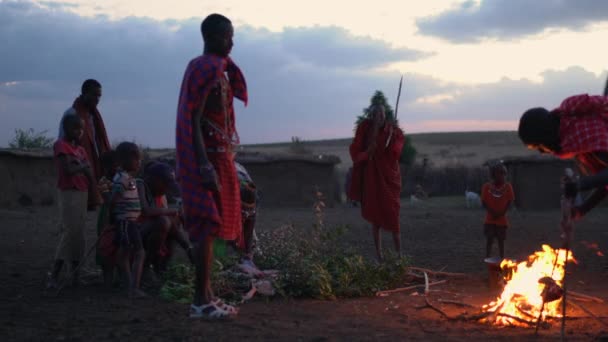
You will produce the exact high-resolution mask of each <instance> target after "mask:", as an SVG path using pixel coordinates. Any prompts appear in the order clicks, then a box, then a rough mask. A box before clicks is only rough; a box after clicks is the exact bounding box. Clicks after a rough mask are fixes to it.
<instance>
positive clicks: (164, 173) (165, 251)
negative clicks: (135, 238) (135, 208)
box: [137, 161, 193, 274]
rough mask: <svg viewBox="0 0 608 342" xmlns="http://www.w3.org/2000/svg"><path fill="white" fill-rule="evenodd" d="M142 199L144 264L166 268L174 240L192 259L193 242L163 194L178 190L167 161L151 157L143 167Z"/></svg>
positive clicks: (174, 192) (156, 267) (139, 189)
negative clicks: (151, 160)
mask: <svg viewBox="0 0 608 342" xmlns="http://www.w3.org/2000/svg"><path fill="white" fill-rule="evenodd" d="M137 191H138V194H139V200H140V203H141V209H142V216H141V220H140V221H141V223H142V238H143V241H144V245H145V250H146V260H147V262H146V265H148V264H152V266H153V267H154V271H155V272H156V273H157V274H160V273H161V272H163V271H165V269H166V266H167V263H168V261H169V259H170V257H171V255H172V254H173V251H172V248H171V247H172V244H171V241H173V240H175V241H176V242H177V243H178V244H179V245H180V246H181V247H182V248H183V249H184V251H185V252H186V254H187V255H188V258H189V259H190V260H191V261H192V257H193V255H192V252H193V250H192V246H190V242H189V240H188V238H187V236H186V233H185V232H184V231H183V230H182V229H181V222H180V221H181V212H180V209H179V208H169V205H168V203H167V196H166V194H167V193H169V192H171V193H173V194H178V193H179V189H178V186H177V183H176V181H175V173H174V172H173V169H172V168H171V166H169V165H168V164H166V163H162V162H157V161H153V162H151V163H149V164H148V165H146V167H145V168H144V175H143V179H137Z"/></svg>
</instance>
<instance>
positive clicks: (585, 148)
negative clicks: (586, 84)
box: [518, 85, 608, 218]
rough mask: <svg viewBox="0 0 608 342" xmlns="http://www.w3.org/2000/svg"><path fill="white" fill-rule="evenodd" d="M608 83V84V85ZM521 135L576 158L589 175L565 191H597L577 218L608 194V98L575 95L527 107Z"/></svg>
mask: <svg viewBox="0 0 608 342" xmlns="http://www.w3.org/2000/svg"><path fill="white" fill-rule="evenodd" d="M607 86H608V85H607ZM518 133H519V137H520V139H521V141H522V142H523V143H524V144H525V145H526V146H527V147H528V148H530V149H534V150H537V151H539V152H540V153H550V154H552V155H555V156H557V157H559V158H562V159H575V160H576V161H577V164H578V165H579V166H580V168H581V170H582V171H583V174H584V175H585V176H583V177H581V178H580V180H578V181H577V182H572V183H567V184H565V187H564V192H565V195H566V196H567V197H575V196H576V194H577V192H579V191H586V190H593V192H592V193H591V195H590V196H589V197H588V198H587V199H586V200H585V201H584V202H583V204H582V205H580V206H579V207H575V208H574V210H573V218H581V217H582V216H583V215H585V214H586V213H587V212H589V211H590V210H591V209H593V208H594V207H595V206H596V205H597V204H599V202H600V201H602V199H604V198H605V197H606V195H607V194H608V190H607V189H606V186H607V185H608V98H607V97H606V96H589V95H587V94H583V95H576V96H571V97H568V98H567V99H565V100H564V101H563V102H562V103H561V105H560V106H559V107H558V108H556V109H554V110H552V111H548V110H547V109H545V108H532V109H529V110H527V111H526V112H525V113H524V114H523V115H522V117H521V119H520V121H519V130H518Z"/></svg>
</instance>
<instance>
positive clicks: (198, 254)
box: [193, 235, 213, 306]
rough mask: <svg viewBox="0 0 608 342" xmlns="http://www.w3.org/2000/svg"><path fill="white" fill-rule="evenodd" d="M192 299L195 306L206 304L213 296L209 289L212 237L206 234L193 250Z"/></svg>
mask: <svg viewBox="0 0 608 342" xmlns="http://www.w3.org/2000/svg"><path fill="white" fill-rule="evenodd" d="M194 255H195V258H194V259H195V264H194V265H195V270H196V275H195V278H194V300H193V302H194V303H193V304H194V305H196V306H201V305H207V304H209V302H211V300H212V298H213V296H212V293H210V292H211V291H210V289H211V266H212V262H213V237H211V236H209V235H206V236H204V237H203V238H202V239H201V241H200V242H199V243H198V245H197V246H196V250H195V253H194Z"/></svg>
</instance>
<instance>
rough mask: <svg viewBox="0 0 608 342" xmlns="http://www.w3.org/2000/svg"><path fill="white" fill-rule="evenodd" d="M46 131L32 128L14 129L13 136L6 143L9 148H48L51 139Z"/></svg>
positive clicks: (51, 142) (51, 141) (51, 143)
mask: <svg viewBox="0 0 608 342" xmlns="http://www.w3.org/2000/svg"><path fill="white" fill-rule="evenodd" d="M46 132H47V131H41V132H35V131H34V129H33V128H30V129H28V130H23V129H16V130H15V137H13V140H11V141H10V142H9V143H8V146H9V147H11V148H22V149H30V148H50V147H51V146H52V145H53V139H52V138H49V137H47V136H46Z"/></svg>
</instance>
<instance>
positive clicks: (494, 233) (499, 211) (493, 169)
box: [481, 162, 515, 259]
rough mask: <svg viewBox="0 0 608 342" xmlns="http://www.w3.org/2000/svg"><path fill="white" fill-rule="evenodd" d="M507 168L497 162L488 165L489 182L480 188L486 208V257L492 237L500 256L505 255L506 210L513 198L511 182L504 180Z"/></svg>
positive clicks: (488, 255) (488, 254)
mask: <svg viewBox="0 0 608 342" xmlns="http://www.w3.org/2000/svg"><path fill="white" fill-rule="evenodd" d="M506 174H507V169H506V168H505V166H504V165H503V164H502V163H500V162H498V163H495V164H492V165H490V178H491V179H492V181H491V182H488V183H486V184H484V185H483V187H482V188H481V203H482V204H483V207H484V208H485V209H486V219H485V222H484V234H485V236H486V257H487V258H489V257H490V254H491V252H492V244H493V243H494V239H496V240H497V241H498V250H499V253H500V257H501V258H503V259H504V257H505V244H504V242H505V239H506V236H507V227H508V226H509V221H508V220H507V211H508V210H509V208H510V207H511V203H513V200H514V198H515V195H514V192H513V187H512V186H511V183H507V182H506V181H505V177H506Z"/></svg>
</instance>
